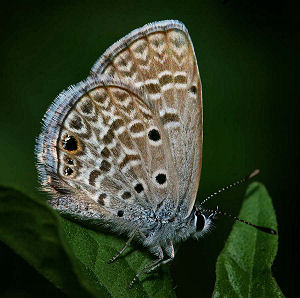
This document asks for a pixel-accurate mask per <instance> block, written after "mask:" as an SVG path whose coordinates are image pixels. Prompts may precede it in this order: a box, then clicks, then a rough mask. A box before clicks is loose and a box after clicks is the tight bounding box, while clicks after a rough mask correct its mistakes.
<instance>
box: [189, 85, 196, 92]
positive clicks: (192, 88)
mask: <svg viewBox="0 0 300 298" xmlns="http://www.w3.org/2000/svg"><path fill="white" fill-rule="evenodd" d="M190 91H191V92H192V93H194V94H196V93H197V87H196V86H192V87H191V88H190Z"/></svg>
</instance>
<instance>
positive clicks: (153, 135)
mask: <svg viewBox="0 0 300 298" xmlns="http://www.w3.org/2000/svg"><path fill="white" fill-rule="evenodd" d="M148 137H149V139H150V140H152V141H154V142H157V141H159V140H160V134H159V131H158V130H157V129H151V130H150V131H149V133H148Z"/></svg>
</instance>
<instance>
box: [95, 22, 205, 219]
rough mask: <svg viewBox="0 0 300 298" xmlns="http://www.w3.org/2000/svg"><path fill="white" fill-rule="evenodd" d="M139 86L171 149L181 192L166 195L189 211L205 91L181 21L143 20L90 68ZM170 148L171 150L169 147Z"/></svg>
mask: <svg viewBox="0 0 300 298" xmlns="http://www.w3.org/2000/svg"><path fill="white" fill-rule="evenodd" d="M91 73H92V75H94V74H96V75H103V74H106V75H110V76H112V77H114V78H118V79H120V80H122V81H123V82H126V84H128V85H129V86H132V87H133V88H139V89H140V90H142V93H143V95H144V96H143V100H144V102H145V103H146V104H147V106H148V107H149V108H150V109H151V110H152V111H153V113H154V114H155V115H156V116H157V117H158V118H159V120H160V123H161V125H162V127H163V130H164V134H165V135H166V137H167V138H166V139H167V142H166V143H165V146H169V147H170V149H171V155H172V162H173V164H174V168H175V171H176V173H175V174H173V175H172V176H177V177H178V188H179V197H178V198H176V197H175V196H173V197H166V198H165V201H164V204H166V205H165V206H170V205H171V206H174V201H175V204H177V211H179V210H180V214H182V215H184V216H187V215H189V213H190V211H191V209H192V207H193V205H194V202H195V199H196V194H197V189H198V185H199V180H200V171H201V159H202V156H201V155H202V128H203V125H202V90H201V82H200V76H199V71H198V66H197V61H196V57H195V53H194V49H193V45H192V42H191V39H190V36H189V34H188V31H187V29H186V28H185V26H184V25H183V24H182V23H181V22H178V21H161V22H155V23H151V24H148V25H145V26H144V27H142V28H139V29H136V30H134V31H132V32H131V33H130V34H128V35H127V36H125V37H124V38H122V39H121V40H119V41H118V42H116V43H115V44H114V45H112V46H111V47H110V48H109V49H108V50H107V51H106V52H105V53H104V54H103V55H102V56H101V57H100V58H99V60H98V61H97V62H96V64H95V65H94V66H93V68H92V72H91ZM165 151H167V150H165Z"/></svg>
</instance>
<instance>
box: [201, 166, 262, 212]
mask: <svg viewBox="0 0 300 298" xmlns="http://www.w3.org/2000/svg"><path fill="white" fill-rule="evenodd" d="M257 174H259V170H258V169H256V170H254V171H253V172H251V173H250V174H249V175H247V176H246V177H244V178H242V179H240V180H238V181H235V182H233V183H231V184H230V185H227V186H225V187H222V188H220V189H219V190H218V191H216V192H214V193H213V194H211V195H209V196H208V197H207V198H205V199H204V200H203V201H202V202H201V203H200V205H199V206H202V205H203V204H204V203H206V202H207V201H208V200H210V199H212V198H213V197H215V196H216V195H218V194H220V193H221V192H223V191H225V190H228V189H230V188H232V187H234V186H238V185H240V184H242V183H244V182H246V181H247V180H249V179H251V178H252V177H254V176H256V175H257Z"/></svg>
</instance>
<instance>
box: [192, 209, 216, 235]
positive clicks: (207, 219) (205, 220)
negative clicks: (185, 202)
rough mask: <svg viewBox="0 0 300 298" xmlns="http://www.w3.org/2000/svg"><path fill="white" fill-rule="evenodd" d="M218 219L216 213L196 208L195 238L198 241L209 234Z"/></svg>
mask: <svg viewBox="0 0 300 298" xmlns="http://www.w3.org/2000/svg"><path fill="white" fill-rule="evenodd" d="M215 219H216V213H215V212H211V211H207V210H203V209H202V208H201V207H199V206H195V208H194V227H195V232H194V233H193V235H192V236H193V237H194V238H196V239H198V238H200V237H202V236H203V235H204V234H205V233H207V232H209V231H210V230H211V229H212V228H213V227H214V221H215Z"/></svg>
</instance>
